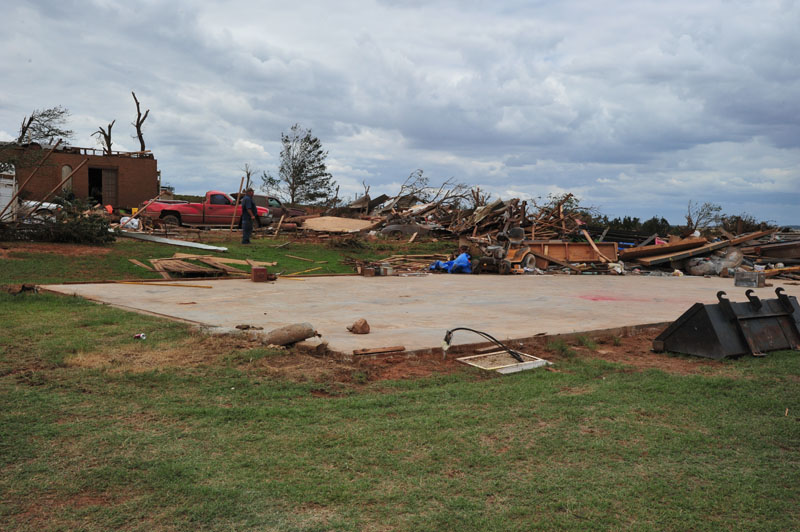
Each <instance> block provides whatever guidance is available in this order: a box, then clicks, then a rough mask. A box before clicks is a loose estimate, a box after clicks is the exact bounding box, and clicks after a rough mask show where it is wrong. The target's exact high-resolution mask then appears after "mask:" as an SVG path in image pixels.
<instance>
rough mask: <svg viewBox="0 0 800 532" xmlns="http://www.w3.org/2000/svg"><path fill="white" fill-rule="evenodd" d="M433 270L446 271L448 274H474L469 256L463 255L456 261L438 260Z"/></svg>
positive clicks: (431, 267)
mask: <svg viewBox="0 0 800 532" xmlns="http://www.w3.org/2000/svg"><path fill="white" fill-rule="evenodd" d="M430 269H431V270H444V271H446V272H447V273H472V265H471V264H470V260H469V254H468V253H462V254H461V255H459V256H458V257H456V260H448V261H444V262H443V261H440V260H437V261H436V262H434V263H433V264H431V266H430Z"/></svg>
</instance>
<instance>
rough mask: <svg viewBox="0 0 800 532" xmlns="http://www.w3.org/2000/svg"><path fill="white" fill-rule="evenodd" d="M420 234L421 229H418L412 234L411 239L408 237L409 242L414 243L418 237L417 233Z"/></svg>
mask: <svg viewBox="0 0 800 532" xmlns="http://www.w3.org/2000/svg"><path fill="white" fill-rule="evenodd" d="M418 234H419V231H417V232H416V233H414V234H413V235H411V238H409V239H408V243H409V244H410V243H412V242H413V241H414V240H415V239H416V238H417V235H418Z"/></svg>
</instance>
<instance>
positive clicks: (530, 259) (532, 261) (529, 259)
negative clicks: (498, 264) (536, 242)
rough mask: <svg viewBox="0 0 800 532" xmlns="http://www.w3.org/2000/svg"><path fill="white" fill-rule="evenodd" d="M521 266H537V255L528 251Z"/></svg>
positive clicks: (528, 267) (532, 267)
mask: <svg viewBox="0 0 800 532" xmlns="http://www.w3.org/2000/svg"><path fill="white" fill-rule="evenodd" d="M520 266H522V267H523V268H527V269H529V270H532V269H534V268H535V267H536V257H534V256H533V253H528V254H526V255H525V256H524V257H522V262H521V263H520Z"/></svg>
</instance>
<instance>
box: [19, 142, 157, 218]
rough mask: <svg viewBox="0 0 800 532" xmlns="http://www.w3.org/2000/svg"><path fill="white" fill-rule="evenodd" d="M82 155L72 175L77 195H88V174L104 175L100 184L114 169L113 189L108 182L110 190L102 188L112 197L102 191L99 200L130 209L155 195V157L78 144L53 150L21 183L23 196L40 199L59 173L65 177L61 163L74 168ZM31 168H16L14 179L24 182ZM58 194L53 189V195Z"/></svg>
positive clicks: (49, 188) (59, 179)
mask: <svg viewBox="0 0 800 532" xmlns="http://www.w3.org/2000/svg"><path fill="white" fill-rule="evenodd" d="M28 149H29V150H38V149H41V148H39V147H38V146H36V145H31V146H30V147H28ZM46 152H47V150H46V149H44V150H43V151H42V155H44V154H46ZM85 159H88V162H87V163H86V164H85V165H83V166H82V167H81V168H80V169H79V170H78V171H77V172H76V173H75V175H73V176H72V192H73V193H74V194H75V195H76V196H77V197H79V198H88V197H89V194H90V190H89V179H90V178H89V176H90V175H92V176H94V178H95V179H98V177H99V176H101V175H102V174H103V171H105V174H106V175H105V177H104V178H100V180H101V188H102V183H103V182H105V184H106V185H109V179H112V178H111V176H113V173H114V172H115V171H116V191H114V190H113V187H110V186H109V187H107V188H111V189H112V190H106V192H110V193H111V194H113V196H115V197H113V198H112V197H109V194H104V197H103V203H104V204H106V205H107V204H109V203H110V204H111V205H112V206H113V207H114V208H122V209H130V208H131V207H137V206H139V205H140V204H141V203H142V202H143V201H147V200H149V199H151V198H153V197H155V196H156V195H158V192H159V185H160V184H159V179H158V163H157V161H156V160H155V158H152V157H131V156H127V155H116V154H114V155H85V154H84V153H82V150H81V149H79V148H68V149H67V151H61V150H58V151H56V152H54V153H53V154H52V155H51V156H50V157H49V158H48V159H47V161H46V162H45V164H44V165H43V166H42V167H41V168H40V169H39V171H38V172H36V175H35V176H34V177H33V179H32V180H31V182H30V183H28V185H26V186H25V193H24V197H25V198H28V199H34V200H40V199H42V197H43V196H44V195H45V194H47V193H48V192H50V191H51V190H52V189H53V188H54V187H55V186H56V185H58V183H59V182H61V180H62V179H63V177H66V175H67V174H66V173H64V174H62V172H67V169H65V168H64V167H65V166H69V167H70V168H71V169H72V170H75V169H76V168H78V166H79V165H80V164H81V162H83V161H84V160H85ZM32 171H33V167H29V168H17V183H18V184H22V183H24V182H25V180H26V179H27V178H28V176H30V174H31V172H32ZM62 175H63V177H62ZM95 184H97V183H96V182H95ZM58 194H59V193H58V192H57V193H56V194H55V195H58ZM51 198H52V196H51Z"/></svg>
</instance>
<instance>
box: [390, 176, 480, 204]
mask: <svg viewBox="0 0 800 532" xmlns="http://www.w3.org/2000/svg"><path fill="white" fill-rule="evenodd" d="M410 196H414V197H416V198H419V200H420V201H422V202H424V203H439V204H444V203H452V204H455V203H459V202H460V201H461V200H464V199H467V198H469V196H470V187H469V186H468V185H465V184H464V183H458V182H456V180H455V178H452V177H450V178H448V179H446V180H445V181H444V182H443V183H442V184H441V185H440V186H439V188H438V189H436V188H433V187H431V186H430V179H428V177H427V176H426V175H425V174H424V173H423V170H421V169H417V170H414V171H413V172H411V173H410V174H409V175H408V177H407V178H406V180H405V181H404V182H403V184H402V185H400V192H399V193H398V194H397V197H398V198H402V197H410Z"/></svg>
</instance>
